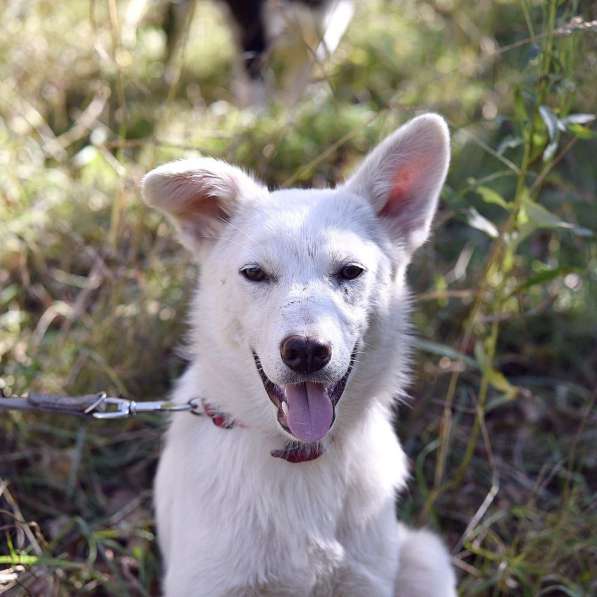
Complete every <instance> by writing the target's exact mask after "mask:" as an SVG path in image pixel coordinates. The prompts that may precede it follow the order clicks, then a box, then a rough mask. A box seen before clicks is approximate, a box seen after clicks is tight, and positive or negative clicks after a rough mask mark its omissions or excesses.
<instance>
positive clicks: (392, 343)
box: [143, 114, 449, 442]
mask: <svg viewBox="0 0 597 597" xmlns="http://www.w3.org/2000/svg"><path fill="white" fill-rule="evenodd" d="M448 161H449V137H448V129H447V126H446V124H445V122H444V121H443V120H442V119H441V118H440V117H439V116H437V115H433V114H429V115H423V116H420V117H418V118H415V119H413V120H412V121H410V122H409V123H407V124H406V125H404V126H403V127H401V128H400V129H398V130H397V131H396V132H395V133H393V134H392V135H390V136H389V137H388V138H387V139H385V141H383V142H382V143H381V144H380V145H379V146H378V147H377V148H376V149H375V150H374V151H373V152H371V153H370V154H369V155H368V156H367V158H366V159H365V161H364V162H363V163H362V164H361V166H360V167H359V168H358V169H357V170H356V172H355V173H354V174H353V176H352V177H351V178H350V179H349V180H348V181H347V182H346V183H345V184H344V185H342V186H340V187H337V188H336V189H333V190H332V189H327V190H314V189H312V190H298V189H291V190H279V191H275V192H269V191H268V190H267V188H266V187H264V186H263V185H261V184H260V183H259V182H256V181H255V180H254V179H253V178H251V177H250V176H249V175H247V174H246V173H245V172H243V171H241V170H239V169H238V168H236V167H234V166H231V165H229V164H226V163H224V162H221V161H217V160H213V159H209V158H200V159H192V160H185V161H179V162H172V163H169V164H165V165H163V166H160V167H159V168H156V169H155V170H153V171H151V172H150V173H149V174H147V176H146V177H145V179H144V180H143V195H144V197H145V200H146V201H147V202H148V203H149V204H150V205H152V206H154V207H157V208H159V209H161V210H162V211H164V212H166V214H168V215H169V216H170V218H171V219H172V220H173V221H174V222H175V224H176V226H177V228H178V231H179V234H180V237H181V240H182V242H183V243H184V244H185V245H186V246H187V248H188V249H189V250H190V251H191V252H192V253H193V254H194V255H195V256H196V258H197V260H198V261H199V262H200V266H201V275H200V286H199V292H198V299H197V301H196V303H195V311H194V321H195V327H196V328H197V329H196V334H195V340H194V343H195V344H196V346H195V347H194V348H195V349H196V350H198V351H199V352H200V353H201V358H202V359H203V360H206V361H207V362H209V363H210V364H209V366H210V367H213V368H214V369H215V370H216V371H217V372H218V373H219V375H220V376H221V378H222V384H224V385H226V387H228V388H234V387H236V394H237V395H236V398H235V400H236V404H230V399H229V394H230V392H229V391H226V392H223V393H224V394H226V396H217V395H216V396H213V397H212V396H210V397H209V398H210V399H212V400H214V401H215V402H217V403H219V404H221V405H222V406H223V407H224V408H225V409H230V410H231V411H232V414H233V415H237V413H238V412H239V409H240V412H242V414H241V415H240V416H241V417H243V418H245V419H246V418H247V417H248V418H251V419H252V420H253V421H255V420H256V419H260V420H262V421H266V423H267V425H269V427H270V428H271V427H272V426H275V427H276V428H277V429H278V430H279V429H282V430H283V431H284V432H285V433H287V434H290V436H291V437H293V438H295V439H298V440H300V441H303V442H316V441H319V440H320V439H322V438H323V437H324V436H325V435H326V434H327V433H328V432H329V431H330V429H331V428H332V425H333V423H334V419H335V416H336V407H337V406H338V405H339V404H342V405H344V404H345V403H346V407H344V406H338V410H339V411H340V410H342V409H345V410H346V412H347V413H349V412H352V415H347V417H350V416H352V417H353V418H354V417H356V416H358V414H357V413H358V412H359V411H362V407H363V402H364V401H365V400H366V398H365V397H371V396H375V394H376V391H377V390H378V388H377V386H378V381H379V380H380V379H387V378H388V376H389V375H392V374H393V372H392V371H391V369H392V368H393V367H394V366H396V359H395V358H394V356H395V355H396V354H402V353H406V340H405V339H404V338H405V313H406V312H407V311H408V300H407V296H406V289H405V284H404V272H405V270H406V266H407V265H408V262H409V261H410V258H411V256H412V254H413V252H414V251H415V250H416V249H417V248H418V247H419V246H420V245H421V244H422V243H423V242H424V241H425V240H426V238H427V237H428V235H429V231H430V226H431V221H432V218H433V215H434V212H435V209H436V206H437V201H438V196H439V193H440V189H441V187H442V184H443V182H444V179H445V176H446V172H447V168H448ZM401 341H403V342H404V343H405V346H404V347H401V346H397V344H400V342H401ZM392 389H394V388H392ZM233 391H234V390H233ZM345 393H346V399H345V400H344V401H342V402H340V401H341V399H342V397H343V395H344V394H345ZM268 397H269V400H268ZM270 401H271V402H270ZM223 402H224V403H223ZM272 403H273V406H272Z"/></svg>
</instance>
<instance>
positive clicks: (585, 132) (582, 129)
mask: <svg viewBox="0 0 597 597" xmlns="http://www.w3.org/2000/svg"><path fill="white" fill-rule="evenodd" d="M568 130H569V131H570V132H571V133H572V134H573V135H574V136H575V137H577V138H578V139H593V137H595V133H594V132H593V131H592V130H591V129H589V128H587V127H586V126H582V125H581V124H576V123H573V124H569V125H568Z"/></svg>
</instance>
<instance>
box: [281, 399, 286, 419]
mask: <svg viewBox="0 0 597 597" xmlns="http://www.w3.org/2000/svg"><path fill="white" fill-rule="evenodd" d="M280 407H281V408H282V413H283V414H284V416H285V417H287V416H288V404H287V403H286V401H285V400H282V402H281V403H280Z"/></svg>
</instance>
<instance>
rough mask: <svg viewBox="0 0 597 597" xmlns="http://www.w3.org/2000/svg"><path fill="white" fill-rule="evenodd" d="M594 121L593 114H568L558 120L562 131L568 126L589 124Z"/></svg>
mask: <svg viewBox="0 0 597 597" xmlns="http://www.w3.org/2000/svg"><path fill="white" fill-rule="evenodd" d="M593 120H595V114H570V115H569V116H565V117H564V118H560V121H559V124H560V130H561V131H564V130H565V129H566V127H567V126H568V125H569V124H589V122H593Z"/></svg>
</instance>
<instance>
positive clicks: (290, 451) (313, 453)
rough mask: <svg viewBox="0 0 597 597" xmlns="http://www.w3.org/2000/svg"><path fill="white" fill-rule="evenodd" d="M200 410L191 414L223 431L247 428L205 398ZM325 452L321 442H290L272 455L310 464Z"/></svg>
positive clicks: (195, 410) (289, 460)
mask: <svg viewBox="0 0 597 597" xmlns="http://www.w3.org/2000/svg"><path fill="white" fill-rule="evenodd" d="M201 406H202V407H203V411H201V410H200V409H197V408H195V409H193V410H192V411H191V412H192V413H193V414H194V415H197V416H206V417H209V418H210V419H211V422H212V423H213V424H214V425H215V426H216V427H220V428H221V429H234V428H235V427H242V428H246V427H247V426H246V425H245V424H244V423H241V422H240V421H236V420H235V419H234V418H233V417H231V416H230V415H229V414H227V413H225V412H222V411H220V410H218V409H217V408H216V407H215V406H214V405H213V404H210V403H209V402H207V401H206V400H204V399H203V398H202V399H201ZM323 452H324V448H323V446H322V445H321V443H320V442H315V443H311V444H305V443H302V442H298V441H289V442H288V443H287V444H286V446H284V448H282V449H281V450H272V452H271V455H272V456H273V457H274V458H282V460H286V461H287V462H309V461H310V460H315V459H316V458H319V457H320V456H321V455H322V454H323Z"/></svg>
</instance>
